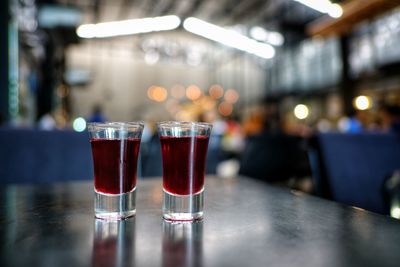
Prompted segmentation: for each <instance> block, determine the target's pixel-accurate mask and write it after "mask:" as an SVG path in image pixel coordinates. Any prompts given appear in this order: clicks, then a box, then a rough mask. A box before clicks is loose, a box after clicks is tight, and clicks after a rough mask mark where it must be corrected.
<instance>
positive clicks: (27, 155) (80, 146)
mask: <svg viewBox="0 0 400 267" xmlns="http://www.w3.org/2000/svg"><path fill="white" fill-rule="evenodd" d="M92 164H93V163H92V155H91V149H90V143H89V138H88V134H87V133H77V132H73V131H41V130H35V129H1V130H0V183H2V184H8V183H44V182H57V181H70V180H86V179H93V167H92V166H93V165H92Z"/></svg>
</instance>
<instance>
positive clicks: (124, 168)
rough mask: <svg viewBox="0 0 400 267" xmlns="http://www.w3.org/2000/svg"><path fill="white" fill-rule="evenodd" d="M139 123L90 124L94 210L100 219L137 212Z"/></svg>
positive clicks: (123, 217) (119, 216)
mask: <svg viewBox="0 0 400 267" xmlns="http://www.w3.org/2000/svg"><path fill="white" fill-rule="evenodd" d="M143 127H144V124H143V123H142V122H126V123H125V122H108V123H89V125H88V130H89V136H90V143H91V147H92V156H93V167H94V192H95V200H94V210H95V216H96V217H97V218H99V219H111V220H119V219H125V218H127V217H131V216H133V215H135V213H136V180H137V173H136V170H137V161H138V155H139V149H140V139H141V137H142V132H143Z"/></svg>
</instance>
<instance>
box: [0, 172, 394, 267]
mask: <svg viewBox="0 0 400 267" xmlns="http://www.w3.org/2000/svg"><path fill="white" fill-rule="evenodd" d="M206 180H207V181H206V195H205V205H206V207H205V218H204V220H203V221H202V222H198V223H186V224H171V223H167V222H164V221H163V220H162V218H161V201H162V191H161V179H150V180H140V181H139V182H138V194H137V196H138V199H137V215H136V217H135V218H131V219H128V220H126V221H119V222H106V221H101V220H96V219H95V218H94V213H93V191H92V190H93V189H92V184H91V183H89V182H74V183H63V184H53V185H36V186H22V185H19V186H8V187H4V188H2V189H0V210H1V214H0V239H1V240H0V246H1V262H0V266H57V267H62V266H308V267H309V266H325V267H327V266H335V267H337V266H400V221H397V220H395V219H391V218H388V217H384V216H381V215H377V214H374V213H370V212H367V211H364V210H360V209H356V208H351V207H346V206H343V205H339V204H336V203H333V202H329V201H326V200H322V199H318V198H315V197H312V196H308V195H305V194H301V193H297V192H292V191H289V190H286V189H281V188H275V187H272V186H269V185H266V184H263V183H261V182H257V181H253V180H250V179H248V178H244V177H239V178H237V179H219V178H215V177H207V179H206Z"/></svg>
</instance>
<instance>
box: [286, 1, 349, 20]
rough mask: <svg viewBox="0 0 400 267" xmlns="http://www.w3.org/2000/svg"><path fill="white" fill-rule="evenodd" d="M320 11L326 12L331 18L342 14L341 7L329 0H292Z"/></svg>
mask: <svg viewBox="0 0 400 267" xmlns="http://www.w3.org/2000/svg"><path fill="white" fill-rule="evenodd" d="M294 1H296V2H299V3H301V4H303V5H305V6H308V7H310V8H312V9H315V10H317V11H319V12H321V13H325V14H328V15H329V16H331V17H333V18H339V17H341V16H342V15H343V9H342V7H341V6H340V5H338V4H333V3H332V2H331V1H329V0H294Z"/></svg>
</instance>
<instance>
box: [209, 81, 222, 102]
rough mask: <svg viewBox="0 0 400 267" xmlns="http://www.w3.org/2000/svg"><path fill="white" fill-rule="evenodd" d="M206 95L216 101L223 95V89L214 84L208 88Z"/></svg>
mask: <svg viewBox="0 0 400 267" xmlns="http://www.w3.org/2000/svg"><path fill="white" fill-rule="evenodd" d="M208 93H209V95H210V96H211V97H212V98H214V99H218V98H221V97H222V96H223V95H224V88H222V86H221V85H219V84H214V85H211V86H210V89H209V90H208Z"/></svg>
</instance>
